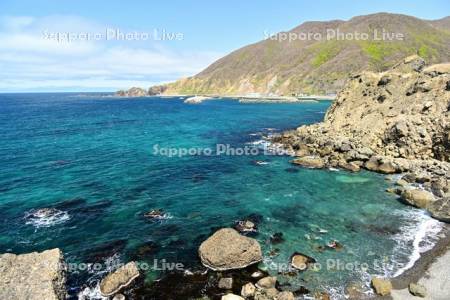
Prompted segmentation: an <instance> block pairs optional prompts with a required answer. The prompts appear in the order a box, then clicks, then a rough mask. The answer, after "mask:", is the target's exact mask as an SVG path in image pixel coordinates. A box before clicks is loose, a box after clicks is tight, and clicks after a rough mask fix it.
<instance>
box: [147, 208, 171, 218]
mask: <svg viewBox="0 0 450 300" xmlns="http://www.w3.org/2000/svg"><path fill="white" fill-rule="evenodd" d="M165 215H166V214H165V213H164V210H162V209H159V208H158V209H152V210H151V211H149V212H146V213H145V214H144V217H146V218H149V219H157V220H158V219H164V217H165Z"/></svg>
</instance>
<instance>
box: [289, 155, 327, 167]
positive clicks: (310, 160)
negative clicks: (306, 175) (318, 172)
mask: <svg viewBox="0 0 450 300" xmlns="http://www.w3.org/2000/svg"><path fill="white" fill-rule="evenodd" d="M292 163H293V164H296V165H300V166H302V167H306V168H311V169H322V168H323V167H325V163H324V161H323V159H322V158H320V157H315V156H304V157H299V158H296V159H294V160H293V161H292Z"/></svg>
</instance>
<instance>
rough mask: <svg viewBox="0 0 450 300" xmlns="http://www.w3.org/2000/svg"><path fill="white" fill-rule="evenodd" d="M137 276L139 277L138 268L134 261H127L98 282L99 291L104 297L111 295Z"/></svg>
mask: <svg viewBox="0 0 450 300" xmlns="http://www.w3.org/2000/svg"><path fill="white" fill-rule="evenodd" d="M137 277H139V270H138V268H137V265H136V263H135V262H129V263H127V264H126V265H124V266H122V267H120V268H118V269H117V270H116V271H114V272H113V273H110V274H108V276H106V277H105V278H104V279H103V280H102V281H101V282H100V292H101V294H102V296H104V297H109V296H112V295H114V294H115V293H117V292H119V291H120V290H121V289H122V288H124V287H127V286H128V285H130V284H131V283H132V282H133V280H135V279H136V278H137Z"/></svg>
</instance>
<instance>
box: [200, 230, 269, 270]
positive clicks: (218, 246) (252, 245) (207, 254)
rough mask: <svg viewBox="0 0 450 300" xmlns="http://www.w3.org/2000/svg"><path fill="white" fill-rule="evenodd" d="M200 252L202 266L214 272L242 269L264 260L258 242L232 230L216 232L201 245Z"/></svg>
mask: <svg viewBox="0 0 450 300" xmlns="http://www.w3.org/2000/svg"><path fill="white" fill-rule="evenodd" d="M198 252H199V256H200V259H201V261H202V264H203V265H204V266H205V267H208V268H210V269H212V270H214V271H225V270H232V269H242V268H245V267H247V266H249V265H252V264H255V263H257V262H260V261H261V260H262V251H261V246H260V245H259V243H258V241H256V240H255V239H252V238H249V237H245V236H242V235H240V234H239V233H238V232H237V231H236V230H234V229H232V228H223V229H220V230H218V231H217V232H215V233H214V234H213V235H212V236H211V237H209V238H208V239H207V240H206V241H204V242H203V243H202V244H201V245H200V248H199V250H198Z"/></svg>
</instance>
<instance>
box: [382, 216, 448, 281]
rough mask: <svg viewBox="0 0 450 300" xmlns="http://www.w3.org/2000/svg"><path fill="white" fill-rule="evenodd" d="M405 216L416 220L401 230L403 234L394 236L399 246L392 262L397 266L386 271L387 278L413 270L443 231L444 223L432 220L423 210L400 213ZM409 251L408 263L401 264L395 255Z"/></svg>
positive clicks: (395, 250)
mask: <svg viewBox="0 0 450 300" xmlns="http://www.w3.org/2000/svg"><path fill="white" fill-rule="evenodd" d="M400 214H402V215H403V216H405V217H407V218H409V219H411V220H416V222H411V223H409V224H406V225H404V226H402V227H401V228H400V231H401V233H399V234H397V235H395V236H394V239H395V240H396V241H397V246H396V247H395V249H394V251H393V252H394V255H393V257H392V258H391V261H393V262H394V264H395V265H397V266H398V267H397V268H394V269H393V270H392V271H390V270H385V274H384V275H385V276H386V277H397V276H399V275H401V274H403V273H404V272H405V271H406V270H408V269H410V268H412V267H413V266H414V264H415V262H416V261H417V260H419V258H420V256H421V254H422V253H424V252H426V251H429V250H431V249H432V248H433V247H434V246H435V244H436V242H437V240H438V238H439V233H440V232H441V230H442V229H443V223H442V222H439V221H438V220H435V219H433V218H431V217H430V216H429V215H428V214H427V213H425V211H423V210H416V209H415V210H410V211H406V212H402V213H400ZM406 251H409V252H410V254H409V257H408V261H407V262H406V263H404V262H399V261H398V259H397V257H396V255H395V253H400V255H401V254H404V253H406Z"/></svg>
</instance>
